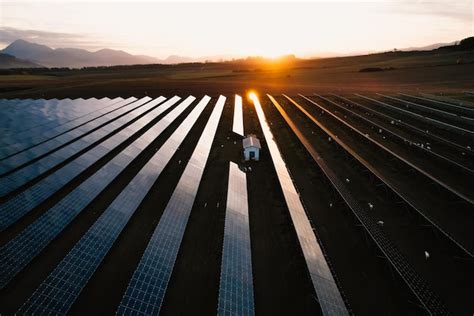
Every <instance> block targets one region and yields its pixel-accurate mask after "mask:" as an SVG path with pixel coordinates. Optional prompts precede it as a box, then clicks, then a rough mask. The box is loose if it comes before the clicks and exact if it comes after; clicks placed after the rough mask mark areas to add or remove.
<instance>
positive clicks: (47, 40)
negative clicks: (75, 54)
mask: <svg viewBox="0 0 474 316" xmlns="http://www.w3.org/2000/svg"><path fill="white" fill-rule="evenodd" d="M17 39H23V40H26V41H29V42H34V43H38V44H43V45H47V46H49V47H52V48H60V47H61V48H62V47H74V48H83V49H87V50H98V49H101V48H104V47H113V46H116V44H114V43H104V42H102V41H98V40H95V39H94V38H93V37H91V36H88V35H85V34H73V33H60V32H50V31H41V30H22V29H17V28H13V27H0V44H1V45H3V46H7V45H9V44H10V43H11V42H13V41H15V40H17ZM104 45H105V46H104Z"/></svg>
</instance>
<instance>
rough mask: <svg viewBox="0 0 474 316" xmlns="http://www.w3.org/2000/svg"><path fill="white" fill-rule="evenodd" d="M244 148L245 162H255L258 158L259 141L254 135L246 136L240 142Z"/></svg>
mask: <svg viewBox="0 0 474 316" xmlns="http://www.w3.org/2000/svg"><path fill="white" fill-rule="evenodd" d="M242 144H243V146H244V157H245V161H249V160H256V161H258V159H259V158H260V148H261V147H260V141H259V140H258V138H257V136H255V135H254V134H249V135H247V138H244V140H243V141H242Z"/></svg>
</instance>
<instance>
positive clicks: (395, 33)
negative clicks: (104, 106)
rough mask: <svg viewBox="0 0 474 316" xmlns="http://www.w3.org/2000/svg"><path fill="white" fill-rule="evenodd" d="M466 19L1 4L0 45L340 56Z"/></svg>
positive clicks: (300, 8) (334, 4) (425, 36)
mask: <svg viewBox="0 0 474 316" xmlns="http://www.w3.org/2000/svg"><path fill="white" fill-rule="evenodd" d="M473 14H474V0H435V1H426V0H369V1H358V0H344V1H341V0H332V1H329V0H325V1H318V0H312V1H311V0H309V1H308V0H307V1H303V2H295V1H291V2H289V1H287V2H284V1H283V2H274V1H262V2H251V1H246V0H241V1H239V2H235V1H226V0H221V1H219V2H202V1H180V0H178V1H173V2H166V1H130V0H125V1H124V0H122V1H110V0H109V1H108V0H95V1H92V0H82V1H71V0H54V1H48V0H46V1H39V0H38V1H25V0H15V1H8V0H0V48H3V47H5V46H7V45H8V44H9V43H10V42H12V41H13V40H15V39H18V38H22V39H25V40H29V41H33V42H37V43H40V44H45V45H48V46H50V47H53V48H58V47H76V48H84V49H87V50H91V51H93V50H98V49H101V48H113V49H121V50H125V51H127V52H129V53H132V54H140V55H149V56H153V57H157V58H166V57H168V56H169V55H180V56H189V57H194V58H196V57H211V58H213V57H215V58H220V57H223V58H230V57H244V56H249V55H250V56H265V57H277V56H280V55H285V54H295V55H297V56H298V57H312V56H325V55H332V54H336V55H347V54H353V53H365V52H375V51H387V50H391V49H394V48H397V49H401V48H407V47H420V46H425V45H430V44H434V43H450V42H453V41H456V40H460V39H462V38H465V37H469V36H473V34H474V16H473Z"/></svg>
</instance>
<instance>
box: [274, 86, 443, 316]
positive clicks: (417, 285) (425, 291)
mask: <svg viewBox="0 0 474 316" xmlns="http://www.w3.org/2000/svg"><path fill="white" fill-rule="evenodd" d="M284 96H285V97H286V98H287V99H288V100H289V101H290V102H292V103H293V104H294V105H295V106H296V107H297V108H298V109H299V110H301V111H302V112H303V113H304V114H305V115H306V116H307V117H308V118H309V119H311V121H313V122H314V123H315V124H317V125H318V126H319V127H320V128H321V129H322V130H323V131H324V132H326V133H327V134H328V135H330V136H331V137H332V138H333V139H334V140H336V141H337V142H338V143H339V144H340V145H341V146H343V144H344V143H343V142H342V141H341V140H340V139H339V138H337V136H336V135H334V134H333V133H332V132H330V131H329V130H328V129H327V128H326V127H325V126H323V125H322V124H321V123H320V122H319V121H317V120H316V119H315V118H314V117H313V116H312V115H311V114H309V113H308V112H307V111H306V110H305V109H304V108H303V107H302V106H301V105H299V104H298V103H296V102H295V101H294V100H293V99H291V98H290V97H288V96H286V95H284ZM270 100H271V101H272V102H273V104H274V105H275V107H276V108H277V109H278V111H279V112H280V114H281V115H282V116H283V118H284V119H285V121H286V122H287V124H288V125H289V126H290V128H291V129H292V131H293V132H294V133H295V135H296V136H297V137H298V139H299V140H300V142H301V143H302V144H303V146H304V147H305V148H306V150H307V151H308V153H309V154H310V155H311V157H312V158H313V160H314V161H315V162H316V163H317V164H318V166H319V167H320V168H321V170H322V171H323V172H324V174H325V175H326V177H327V178H328V179H329V181H331V183H332V184H333V186H334V188H335V189H336V190H337V191H338V193H339V194H340V195H341V197H342V198H343V199H344V201H345V202H346V204H347V205H348V206H349V208H350V209H351V210H352V212H353V213H354V215H355V216H356V217H357V219H358V220H359V221H360V223H361V224H362V225H363V226H364V228H365V229H366V231H367V233H368V234H369V235H370V236H371V238H372V239H373V240H374V242H375V243H376V244H377V246H378V247H379V249H380V250H381V251H382V252H383V253H384V255H385V257H386V258H387V259H388V261H389V262H390V263H391V265H392V266H393V268H394V269H395V270H396V271H397V272H398V274H399V275H400V276H401V277H402V279H403V280H404V281H405V283H406V284H407V285H408V287H409V288H410V289H411V290H412V292H413V294H415V296H416V297H417V298H418V299H419V300H420V302H421V304H422V305H423V306H424V307H425V308H426V310H427V311H428V312H429V313H430V314H432V315H447V314H449V312H448V310H447V309H446V306H445V305H444V303H443V302H442V301H441V299H440V298H439V297H438V295H437V294H436V293H435V292H434V291H433V290H432V289H431V288H430V286H429V285H428V283H427V282H426V281H425V280H424V279H423V277H422V276H420V275H419V274H418V273H417V272H416V271H415V269H414V268H413V267H412V266H411V264H410V263H409V262H408V260H407V259H406V258H405V256H404V255H403V254H402V253H401V252H400V251H399V250H398V248H397V247H396V246H395V244H393V242H392V241H391V240H390V239H389V238H388V237H387V236H386V235H385V233H384V232H383V231H382V230H381V229H380V227H379V226H378V225H377V224H376V222H375V221H374V220H373V219H372V218H371V217H370V216H368V215H367V211H366V210H365V209H364V207H363V206H362V205H361V204H360V203H359V201H357V200H356V199H355V198H354V196H353V195H352V193H351V192H350V191H349V190H348V189H347V187H346V186H345V184H344V183H343V182H342V181H341V180H340V178H339V177H338V176H337V175H336V174H335V173H334V171H333V170H332V169H331V168H330V167H329V166H328V165H327V164H326V162H325V160H324V158H323V157H321V156H320V155H319V153H318V152H317V151H316V150H315V149H314V147H313V146H312V145H311V144H310V143H309V141H308V139H307V138H306V137H305V136H304V135H303V134H302V133H301V131H300V130H299V129H298V127H297V126H296V124H295V123H294V122H293V121H292V120H291V118H290V117H289V116H288V115H287V114H286V112H285V110H284V109H283V108H282V107H281V106H280V105H279V104H278V102H277V101H276V100H275V99H274V98H271V97H270ZM344 149H346V150H348V151H349V152H350V153H351V154H355V152H353V151H352V150H351V149H350V148H348V147H347V146H345V144H344Z"/></svg>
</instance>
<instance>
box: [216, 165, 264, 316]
mask: <svg viewBox="0 0 474 316" xmlns="http://www.w3.org/2000/svg"><path fill="white" fill-rule="evenodd" d="M217 313H218V314H219V315H247V316H250V315H254V314H255V309H254V299H253V278H252V252H251V249H250V227H249V208H248V202H247V176H246V174H245V172H243V171H241V170H240V169H239V167H238V166H237V165H236V164H235V163H233V162H230V164H229V185H228V188H227V206H226V214H225V227H224V247H223V251H222V265H221V279H220V288H219V302H218V307H217Z"/></svg>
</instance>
